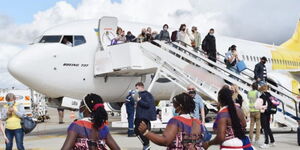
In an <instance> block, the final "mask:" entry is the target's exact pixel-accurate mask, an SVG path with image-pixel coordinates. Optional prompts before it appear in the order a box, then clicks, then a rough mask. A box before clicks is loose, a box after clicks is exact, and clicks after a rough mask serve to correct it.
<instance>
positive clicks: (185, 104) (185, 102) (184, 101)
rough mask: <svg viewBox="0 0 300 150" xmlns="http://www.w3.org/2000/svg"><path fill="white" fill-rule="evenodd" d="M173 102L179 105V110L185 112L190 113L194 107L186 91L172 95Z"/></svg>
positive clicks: (191, 98) (192, 100)
mask: <svg viewBox="0 0 300 150" xmlns="http://www.w3.org/2000/svg"><path fill="white" fill-rule="evenodd" d="M173 103H174V104H175V105H179V106H180V107H181V110H182V111H183V112H184V113H186V114H190V113H193V112H194V109H195V102H194V99H193V97H191V96H190V95H189V94H187V93H182V94H179V95H176V96H175V97H173Z"/></svg>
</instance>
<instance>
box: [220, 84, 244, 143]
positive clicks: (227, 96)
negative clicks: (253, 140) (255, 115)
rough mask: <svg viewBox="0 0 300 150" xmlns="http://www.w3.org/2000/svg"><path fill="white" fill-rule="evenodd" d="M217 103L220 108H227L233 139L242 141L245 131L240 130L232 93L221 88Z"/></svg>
mask: <svg viewBox="0 0 300 150" xmlns="http://www.w3.org/2000/svg"><path fill="white" fill-rule="evenodd" d="M218 101H219V103H220V104H221V105H222V106H227V107H228V111H229V115H230V119H231V125H232V129H233V131H234V135H235V137H238V138H239V139H243V138H244V137H245V131H244V130H243V129H242V125H241V121H240V118H239V117H238V115H237V112H236V106H235V104H234V102H233V100H232V91H231V90H230V89H228V88H222V89H221V90H220V91H219V93H218Z"/></svg>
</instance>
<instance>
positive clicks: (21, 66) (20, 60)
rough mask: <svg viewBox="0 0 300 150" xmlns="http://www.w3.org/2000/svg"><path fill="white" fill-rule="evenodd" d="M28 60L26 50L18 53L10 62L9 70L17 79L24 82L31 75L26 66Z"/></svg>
mask: <svg viewBox="0 0 300 150" xmlns="http://www.w3.org/2000/svg"><path fill="white" fill-rule="evenodd" d="M28 61H29V60H28V58H26V56H24V52H21V53H19V54H17V55H16V56H14V57H13V58H12V59H11V60H10V61H9V62H8V65H7V69H8V72H9V73H10V74H11V75H12V76H13V77H15V78H16V79H17V80H19V81H21V82H24V81H25V80H26V79H28V75H29V72H28V67H26V66H27V65H26V62H28Z"/></svg>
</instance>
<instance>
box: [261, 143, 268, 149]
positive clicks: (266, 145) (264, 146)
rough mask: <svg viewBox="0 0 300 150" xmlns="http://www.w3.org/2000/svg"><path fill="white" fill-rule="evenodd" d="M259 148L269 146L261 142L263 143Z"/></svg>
mask: <svg viewBox="0 0 300 150" xmlns="http://www.w3.org/2000/svg"><path fill="white" fill-rule="evenodd" d="M259 148H263V149H264V148H269V145H268V144H263V145H261V146H260V147H259Z"/></svg>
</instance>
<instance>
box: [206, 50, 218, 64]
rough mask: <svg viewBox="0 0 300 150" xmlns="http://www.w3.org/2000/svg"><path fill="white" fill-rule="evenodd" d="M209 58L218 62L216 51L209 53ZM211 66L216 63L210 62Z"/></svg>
mask: <svg viewBox="0 0 300 150" xmlns="http://www.w3.org/2000/svg"><path fill="white" fill-rule="evenodd" d="M208 59H210V60H211V61H213V62H217V56H216V53H208ZM208 65H209V66H211V67H213V66H214V65H213V64H211V63H209V64H208Z"/></svg>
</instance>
